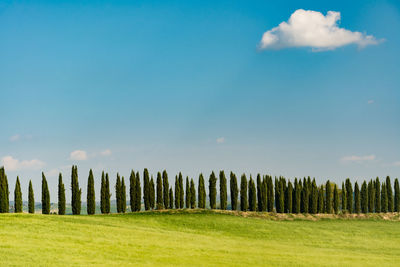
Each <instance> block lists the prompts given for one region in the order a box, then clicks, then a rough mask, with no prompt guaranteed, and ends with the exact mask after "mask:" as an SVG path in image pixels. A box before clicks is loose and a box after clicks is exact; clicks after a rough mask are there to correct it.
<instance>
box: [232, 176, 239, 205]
mask: <svg viewBox="0 0 400 267" xmlns="http://www.w3.org/2000/svg"><path fill="white" fill-rule="evenodd" d="M230 189H231V208H232V210H237V201H238V185H237V179H236V175H235V174H234V173H233V172H231V174H230Z"/></svg>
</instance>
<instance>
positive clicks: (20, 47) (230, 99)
mask: <svg viewBox="0 0 400 267" xmlns="http://www.w3.org/2000/svg"><path fill="white" fill-rule="evenodd" d="M330 2H331V3H326V1H323V2H319V3H315V1H285V2H284V1H280V2H279V3H274V4H271V3H270V2H269V1H235V2H234V3H232V2H231V1H218V2H216V1H143V2H140V1H135V3H130V2H129V1H112V2H111V1H110V2H106V1H87V2H82V1H66V2H62V1H57V3H54V2H53V1H48V2H47V1H36V2H35V1H29V2H28V1H27V2H25V1H18V2H11V1H1V2H0V38H1V41H0V93H1V102H0V119H1V122H2V127H1V131H0V159H1V160H2V163H3V164H4V165H6V171H7V174H8V177H9V181H10V184H11V186H10V187H11V188H12V189H13V187H14V183H15V179H16V176H17V175H20V179H21V180H22V184H23V188H24V190H25V189H26V188H27V186H28V181H29V179H32V181H33V183H34V186H35V189H36V192H37V193H36V195H37V197H39V192H40V190H39V189H40V180H41V175H40V174H41V171H42V170H43V171H45V173H46V174H47V177H48V180H49V185H50V189H51V192H52V201H56V185H57V175H56V174H57V173H58V172H59V171H62V172H63V175H64V179H65V183H66V184H69V182H70V168H71V165H72V164H77V165H78V172H79V175H80V182H81V186H82V187H83V189H84V190H83V191H84V196H85V191H86V190H85V187H86V180H87V176H88V171H89V168H93V169H94V172H95V175H96V177H97V181H99V174H100V173H101V171H102V170H105V171H108V172H109V173H110V174H111V177H113V178H115V176H116V172H117V171H119V172H120V173H121V174H122V175H124V176H128V175H129V171H130V170H131V169H135V170H139V171H141V172H142V170H143V168H145V167H147V168H149V170H150V172H151V173H154V174H155V173H156V171H159V170H163V169H167V171H168V172H169V175H170V178H171V180H172V179H173V177H174V176H175V174H176V173H177V172H178V171H182V172H183V174H184V175H189V176H190V177H193V178H195V179H196V180H197V178H198V174H199V173H200V172H203V173H205V174H206V175H207V176H208V175H209V173H210V171H211V170H215V171H219V170H221V169H224V170H226V171H230V170H233V171H235V172H237V173H242V172H245V173H247V174H249V173H252V174H253V175H254V174H256V173H257V172H261V173H264V174H272V175H285V176H287V177H289V178H293V177H303V176H311V177H315V178H316V179H317V181H318V182H323V181H325V180H326V179H331V180H333V181H335V182H341V181H342V180H343V179H345V178H347V177H350V178H352V179H353V180H357V179H358V180H361V179H370V178H373V177H376V176H386V175H390V176H392V177H398V176H399V174H400V152H399V151H400V139H399V138H398V137H399V136H400V123H399V122H400V75H399V74H400V73H399V67H398V66H399V62H400V52H399V48H400V35H399V33H400V3H399V2H398V1H330ZM298 9H304V10H313V11H317V12H321V13H322V14H323V15H324V16H325V15H326V14H327V12H328V11H336V12H340V16H341V20H340V22H339V23H338V27H340V28H344V29H347V30H349V31H352V32H356V31H357V32H360V33H361V34H362V35H363V36H364V37H365V36H367V35H371V36H373V37H374V38H375V40H376V44H371V45H367V46H365V47H360V46H359V45H357V43H353V44H348V45H340V46H337V47H334V48H332V47H331V48H330V49H322V51H321V49H318V48H317V49H315V47H313V46H312V45H305V46H301V45H298V44H294V45H292V47H283V46H285V44H286V46H290V45H287V44H288V42H289V41H287V40H286V41H285V40H283V41H282V40H281V41H282V43H283V45H282V47H279V49H275V48H274V49H265V50H263V49H260V41H261V39H262V37H263V34H264V33H265V32H267V31H269V30H271V29H273V28H274V27H277V26H278V25H279V24H280V23H281V22H285V21H288V20H289V18H290V16H291V15H292V14H294V12H295V11H296V10H298ZM282 36H283V35H282ZM280 38H283V37H280ZM317 39H318V38H317ZM336 39H337V38H335V40H336ZM285 42H286V43H285ZM293 46H294V47H293ZM74 151H75V153H73V152H74ZM76 151H78V152H76ZM79 151H80V152H79ZM71 153H73V154H72V156H71ZM0 164H1V163H0ZM7 166H8V168H7ZM10 191H11V190H10ZM25 191H26V190H25ZM25 191H24V192H25Z"/></svg>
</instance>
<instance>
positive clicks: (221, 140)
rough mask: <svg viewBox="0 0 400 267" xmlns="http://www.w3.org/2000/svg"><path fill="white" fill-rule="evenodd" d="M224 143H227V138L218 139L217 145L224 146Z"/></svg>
mask: <svg viewBox="0 0 400 267" xmlns="http://www.w3.org/2000/svg"><path fill="white" fill-rule="evenodd" d="M222 143H225V137H219V138H217V144H222Z"/></svg>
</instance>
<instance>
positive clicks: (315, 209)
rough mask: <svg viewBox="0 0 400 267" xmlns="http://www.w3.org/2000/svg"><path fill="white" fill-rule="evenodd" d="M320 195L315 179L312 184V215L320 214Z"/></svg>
mask: <svg viewBox="0 0 400 267" xmlns="http://www.w3.org/2000/svg"><path fill="white" fill-rule="evenodd" d="M318 193H319V192H318V187H317V183H316V182H315V179H314V180H313V182H312V185H311V196H312V202H311V208H310V213H312V214H316V213H318V198H319V194H318Z"/></svg>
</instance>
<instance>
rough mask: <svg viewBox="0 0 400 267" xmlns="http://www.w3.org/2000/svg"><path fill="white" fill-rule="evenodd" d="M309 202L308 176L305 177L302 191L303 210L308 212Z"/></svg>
mask: <svg viewBox="0 0 400 267" xmlns="http://www.w3.org/2000/svg"><path fill="white" fill-rule="evenodd" d="M308 204H309V191H308V185H307V181H306V178H304V179H303V187H302V191H301V212H303V213H308V212H309V209H308Z"/></svg>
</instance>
